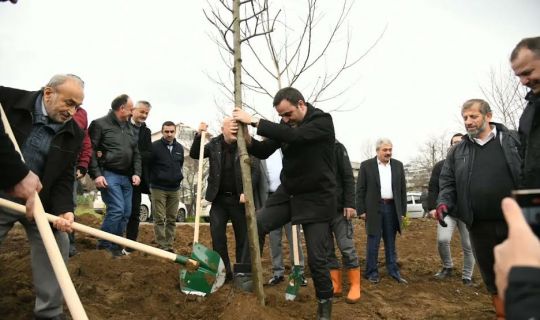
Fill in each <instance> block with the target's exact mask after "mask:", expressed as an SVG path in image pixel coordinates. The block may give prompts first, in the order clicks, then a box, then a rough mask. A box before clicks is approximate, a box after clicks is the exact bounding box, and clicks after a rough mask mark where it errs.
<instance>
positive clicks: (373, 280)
mask: <svg viewBox="0 0 540 320" xmlns="http://www.w3.org/2000/svg"><path fill="white" fill-rule="evenodd" d="M366 279H367V281H369V282H371V283H373V284H377V283H379V282H380V281H381V279H380V278H379V276H376V275H371V276H369V277H366Z"/></svg>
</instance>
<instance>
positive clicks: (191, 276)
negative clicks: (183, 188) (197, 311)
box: [180, 131, 225, 296]
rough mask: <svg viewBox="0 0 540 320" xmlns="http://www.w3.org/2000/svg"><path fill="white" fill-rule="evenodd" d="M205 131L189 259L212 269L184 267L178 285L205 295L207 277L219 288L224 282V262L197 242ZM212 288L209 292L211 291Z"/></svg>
mask: <svg viewBox="0 0 540 320" xmlns="http://www.w3.org/2000/svg"><path fill="white" fill-rule="evenodd" d="M205 136H206V131H201V148H200V151H199V172H198V173H197V200H196V201H197V202H196V207H195V208H196V209H195V227H194V229H195V230H194V235H193V251H192V253H191V259H193V260H196V261H199V262H200V263H201V266H202V267H203V268H204V269H205V270H212V271H213V273H212V274H207V273H205V272H201V271H193V270H192V269H185V270H182V271H180V287H181V289H182V292H184V293H186V294H193V295H198V296H205V295H206V294H207V293H209V292H208V290H200V288H206V285H207V283H208V277H210V279H211V280H212V281H213V283H214V286H215V287H217V288H219V287H221V286H222V285H223V283H224V282H225V264H224V263H223V260H221V256H220V255H219V253H217V252H215V251H212V250H210V249H208V248H207V247H205V246H203V245H202V244H200V243H199V224H200V217H201V198H202V171H203V160H204V144H205V143H204V138H205ZM217 288H216V289H217ZM213 291H215V290H212V291H210V292H213Z"/></svg>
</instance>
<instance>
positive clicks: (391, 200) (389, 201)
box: [380, 199, 394, 204]
mask: <svg viewBox="0 0 540 320" xmlns="http://www.w3.org/2000/svg"><path fill="white" fill-rule="evenodd" d="M380 202H381V203H384V204H391V203H394V199H381V201H380Z"/></svg>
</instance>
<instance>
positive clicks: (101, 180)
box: [94, 176, 109, 189]
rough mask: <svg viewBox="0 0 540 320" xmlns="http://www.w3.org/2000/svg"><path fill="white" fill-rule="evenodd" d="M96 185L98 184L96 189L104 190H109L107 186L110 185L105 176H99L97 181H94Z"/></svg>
mask: <svg viewBox="0 0 540 320" xmlns="http://www.w3.org/2000/svg"><path fill="white" fill-rule="evenodd" d="M94 183H95V184H96V188H98V189H104V188H107V186H108V185H109V184H108V183H107V180H106V179H105V177H104V176H99V177H97V178H96V179H95V180H94Z"/></svg>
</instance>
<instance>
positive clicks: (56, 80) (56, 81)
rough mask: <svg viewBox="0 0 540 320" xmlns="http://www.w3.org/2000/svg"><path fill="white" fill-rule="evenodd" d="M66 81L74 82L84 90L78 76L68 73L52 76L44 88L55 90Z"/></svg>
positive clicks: (82, 82)
mask: <svg viewBox="0 0 540 320" xmlns="http://www.w3.org/2000/svg"><path fill="white" fill-rule="evenodd" d="M67 80H74V81H75V82H77V83H78V84H79V85H80V86H81V88H84V81H83V80H82V79H81V78H80V77H79V76H76V75H74V74H70V73H68V74H56V75H54V76H53V77H52V78H51V80H49V82H48V83H47V85H46V87H50V88H56V87H58V86H60V85H62V84H64V82H66V81H67Z"/></svg>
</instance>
